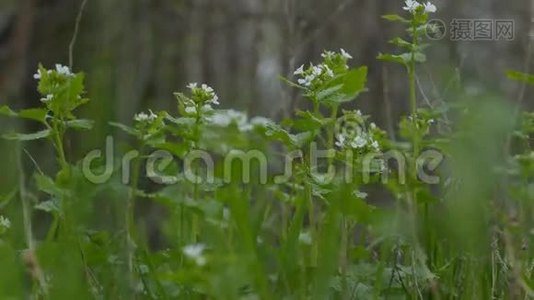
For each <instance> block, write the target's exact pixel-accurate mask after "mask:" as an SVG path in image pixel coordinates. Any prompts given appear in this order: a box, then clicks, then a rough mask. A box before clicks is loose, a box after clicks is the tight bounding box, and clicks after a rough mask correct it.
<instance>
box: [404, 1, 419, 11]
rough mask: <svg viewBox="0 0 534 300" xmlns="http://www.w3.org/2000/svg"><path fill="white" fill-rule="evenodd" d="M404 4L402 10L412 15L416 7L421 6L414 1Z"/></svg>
mask: <svg viewBox="0 0 534 300" xmlns="http://www.w3.org/2000/svg"><path fill="white" fill-rule="evenodd" d="M404 3H405V5H406V6H405V7H403V8H402V9H404V10H406V11H409V12H410V13H412V14H413V13H414V12H415V11H416V10H417V8H418V7H420V6H421V3H419V2H417V1H415V0H406V1H405V2H404Z"/></svg>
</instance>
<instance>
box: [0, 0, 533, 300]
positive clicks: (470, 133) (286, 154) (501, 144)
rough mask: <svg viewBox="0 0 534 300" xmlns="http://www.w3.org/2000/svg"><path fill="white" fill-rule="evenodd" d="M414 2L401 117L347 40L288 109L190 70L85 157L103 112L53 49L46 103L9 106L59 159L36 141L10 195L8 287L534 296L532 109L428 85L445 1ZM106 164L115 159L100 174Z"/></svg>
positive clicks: (4, 247) (1, 283)
mask: <svg viewBox="0 0 534 300" xmlns="http://www.w3.org/2000/svg"><path fill="white" fill-rule="evenodd" d="M405 10H407V11H408V12H409V14H410V16H409V17H408V18H404V17H402V16H399V15H387V16H384V18H385V19H386V20H389V21H394V22H397V23H399V24H401V25H406V26H408V29H407V32H408V34H409V36H410V37H411V40H410V41H408V40H406V39H404V38H403V37H397V38H394V39H393V40H392V41H391V43H392V44H393V45H395V46H396V47H398V48H399V50H400V54H381V55H379V59H381V60H384V61H388V62H393V63H398V64H401V65H403V66H405V67H406V70H407V77H408V85H409V91H410V96H409V103H410V108H411V111H410V112H409V113H407V114H406V115H405V116H403V117H401V118H400V121H399V124H398V125H397V126H396V128H397V129H398V130H397V132H395V133H393V132H390V133H386V131H384V130H383V129H381V128H380V127H379V126H377V125H376V124H375V123H373V122H372V116H369V115H365V114H364V113H362V112H361V111H360V110H357V109H353V108H351V109H349V108H350V107H354V106H355V105H356V106H357V99H358V96H359V95H360V94H361V93H363V92H365V91H366V85H367V73H368V69H367V67H365V66H360V67H352V66H351V65H349V61H350V59H352V57H351V55H350V54H349V53H347V52H346V51H345V50H343V49H341V50H340V51H339V52H333V51H325V52H323V54H322V61H321V62H320V63H319V64H317V65H314V64H310V65H309V66H308V67H305V65H303V66H302V67H300V68H298V69H297V70H296V71H295V73H294V78H282V80H283V81H284V82H286V83H287V84H289V85H290V86H292V87H294V88H296V89H298V91H300V92H301V93H302V95H301V96H302V97H303V98H304V99H305V100H306V101H309V102H310V103H311V104H312V107H311V109H309V110H298V111H296V112H295V114H294V116H292V117H291V118H290V119H287V120H283V121H281V122H275V121H273V120H270V119H267V118H263V117H254V118H249V116H247V114H246V113H244V112H239V111H234V110H231V109H218V108H217V107H216V106H217V105H218V104H219V98H218V96H217V94H216V93H215V91H214V89H213V88H211V87H209V86H208V85H206V84H197V83H192V84H190V85H188V86H187V88H188V91H187V92H176V93H174V95H175V97H176V101H177V102H176V108H177V109H176V110H175V111H170V112H167V111H161V112H153V111H152V110H148V111H147V112H141V113H139V114H136V115H135V116H133V120H132V122H131V124H121V123H116V122H110V126H111V127H113V128H115V129H118V130H120V131H121V132H124V133H126V135H125V136H126V138H127V139H128V140H127V141H128V142H129V143H130V144H131V146H126V147H125V146H121V147H119V149H118V150H117V149H114V150H115V151H116V152H117V153H114V154H109V153H106V154H109V155H111V157H109V155H108V157H105V158H103V157H98V154H96V155H95V153H97V152H98V151H96V152H95V151H93V152H91V153H90V154H88V155H87V156H86V157H85V158H82V159H81V160H80V159H77V158H75V157H73V156H72V155H68V153H67V151H65V149H64V148H65V147H64V145H66V144H68V140H69V138H70V137H71V135H66V133H67V131H68V130H69V129H74V130H90V129H91V128H92V126H93V122H92V121H91V120H87V119H83V118H80V117H78V116H77V108H79V107H80V106H82V105H84V104H86V103H87V102H88V101H89V100H88V99H87V98H85V91H84V82H83V79H84V76H83V74H82V73H78V74H74V73H72V72H71V71H70V69H69V68H67V67H63V66H61V65H57V66H56V67H55V69H53V70H47V69H45V68H44V67H43V66H39V69H38V72H37V74H36V75H35V77H36V79H38V80H39V82H38V91H39V93H40V94H41V97H42V98H41V102H42V105H41V106H40V107H36V108H29V109H24V110H21V111H18V112H16V111H13V110H12V109H10V108H9V107H7V106H2V107H0V114H1V115H4V116H7V117H11V118H16V119H21V120H25V121H30V122H33V123H37V124H38V125H39V126H40V127H41V128H40V129H39V130H38V131H37V132H34V133H28V134H23V133H6V134H4V137H5V138H6V139H9V140H14V141H15V142H17V143H20V142H26V141H32V140H38V139H43V140H47V141H48V142H49V143H50V144H51V145H52V146H53V147H54V150H55V152H54V154H55V156H56V160H57V166H56V168H55V169H54V170H52V171H49V170H48V169H45V171H43V170H41V169H40V167H39V162H38V161H36V160H34V159H33V158H32V157H30V155H29V154H28V152H26V154H27V156H28V157H29V158H30V159H31V163H32V165H33V166H34V167H35V173H34V174H32V176H27V177H28V180H26V179H25V178H26V176H25V175H26V174H25V173H24V171H23V168H22V167H21V169H20V170H19V174H17V175H18V177H19V178H20V179H19V185H18V186H17V187H13V191H12V192H10V193H9V194H7V195H4V196H0V265H1V266H2V268H0V298H2V299H3V298H6V299H7V298H24V297H27V298H32V299H33V298H38V299H41V298H42V299H72V298H83V299H86V298H87V299H90V298H96V299H108V298H110V299H115V298H119V299H397V298H398V299H423V298H424V299H441V298H446V299H449V298H451V299H456V298H466V299H493V298H499V299H508V298H510V299H516V298H517V299H519V298H525V299H526V298H529V297H532V296H533V294H534V292H533V289H534V285H533V282H534V278H532V268H531V261H532V257H533V256H532V254H533V253H532V250H531V249H530V248H529V247H528V246H529V244H530V243H531V242H532V236H533V235H532V228H534V227H533V226H534V224H533V221H532V212H534V207H533V206H532V201H533V200H534V185H533V183H532V181H533V179H534V156H533V154H532V153H533V148H532V137H533V135H534V114H533V113H528V112H522V113H521V114H520V115H516V113H515V112H514V110H513V109H510V107H509V106H508V105H506V104H503V102H504V101H502V100H501V99H496V97H491V96H489V95H488V96H485V97H483V98H482V97H481V98H480V99H479V98H476V99H471V98H469V97H459V98H460V99H461V101H458V103H449V104H448V105H442V106H439V107H437V106H431V105H427V104H425V105H423V104H422V103H420V101H418V93H417V91H416V89H415V88H416V81H415V75H416V72H417V69H416V68H417V64H419V63H423V62H424V61H425V60H426V57H425V54H424V50H425V48H426V46H427V45H425V44H424V43H423V30H428V27H427V21H428V19H429V14H430V13H432V12H433V11H434V10H435V7H434V8H433V7H432V6H431V4H429V3H427V4H425V5H422V4H419V3H417V2H415V1H410V0H408V1H406V7H405ZM508 76H509V78H511V79H514V80H519V81H522V82H525V83H534V81H533V80H532V76H531V75H528V74H523V73H519V72H508ZM407 102H408V101H407ZM451 120H452V121H451ZM444 127H446V130H443V128H444ZM77 134H79V133H78V132H77ZM84 134H88V133H84ZM85 136H86V135H82V137H85ZM318 151H319V152H318ZM98 153H100V152H98ZM319 153H322V154H319ZM100 154H102V153H100ZM95 157H96V158H95ZM90 158H95V159H93V160H90ZM264 159H265V160H266V161H264ZM88 169H89V170H88ZM97 171H98V172H97ZM284 172H285V174H284V175H283V176H282V173H284ZM93 173H98V175H101V174H103V175H102V176H104V175H106V174H107V173H110V174H109V178H107V179H106V180H98V182H99V183H98V184H97V183H95V181H92V180H91V176H88V174H89V175H92V176H93V177H94V174H93ZM435 177H437V178H438V180H437V181H435V180H434V179H433V178H435ZM15 200H20V201H15ZM147 207H157V208H158V210H160V211H164V213H161V212H160V213H158V214H157V215H156V216H155V217H154V216H152V214H150V213H146V211H148V209H147ZM32 222H33V223H34V225H32ZM154 228H155V229H154Z"/></svg>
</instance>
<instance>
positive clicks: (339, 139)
mask: <svg viewBox="0 0 534 300" xmlns="http://www.w3.org/2000/svg"><path fill="white" fill-rule="evenodd" d="M345 140H346V138H345V136H344V135H342V134H338V136H337V141H336V146H338V147H340V148H342V147H343V146H345Z"/></svg>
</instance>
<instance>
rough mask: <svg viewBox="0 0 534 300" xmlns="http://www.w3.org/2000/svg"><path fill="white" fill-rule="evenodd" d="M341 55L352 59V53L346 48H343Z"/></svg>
mask: <svg viewBox="0 0 534 300" xmlns="http://www.w3.org/2000/svg"><path fill="white" fill-rule="evenodd" d="M341 55H342V56H343V57H344V58H346V59H352V55H350V54H349V53H348V52H347V51H345V49H343V48H341Z"/></svg>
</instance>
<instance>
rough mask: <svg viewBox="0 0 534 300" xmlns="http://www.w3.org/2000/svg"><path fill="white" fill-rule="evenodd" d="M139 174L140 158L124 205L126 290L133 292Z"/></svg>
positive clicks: (135, 166)
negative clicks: (127, 279) (127, 278)
mask: <svg viewBox="0 0 534 300" xmlns="http://www.w3.org/2000/svg"><path fill="white" fill-rule="evenodd" d="M143 152H144V144H142V145H141V147H140V152H139V154H140V156H142V155H143ZM140 172H141V158H139V157H137V158H135V160H134V166H133V174H132V181H131V184H130V191H129V195H128V199H127V203H126V215H125V228H126V261H127V266H128V275H129V281H128V283H129V286H128V290H131V291H133V289H134V286H135V270H134V256H135V247H136V246H137V243H136V241H137V236H136V230H135V199H136V194H137V189H138V186H139V177H140Z"/></svg>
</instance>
